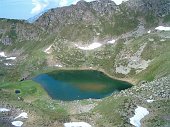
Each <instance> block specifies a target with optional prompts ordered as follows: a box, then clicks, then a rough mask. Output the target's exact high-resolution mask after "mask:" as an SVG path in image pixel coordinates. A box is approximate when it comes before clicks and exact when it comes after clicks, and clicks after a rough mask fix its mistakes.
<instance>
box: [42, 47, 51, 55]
mask: <svg viewBox="0 0 170 127" xmlns="http://www.w3.org/2000/svg"><path fill="white" fill-rule="evenodd" d="M51 47H52V45H50V46H49V47H48V48H47V49H45V50H44V52H45V53H47V54H50V53H51V52H50V49H51Z"/></svg>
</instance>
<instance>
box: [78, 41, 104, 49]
mask: <svg viewBox="0 0 170 127" xmlns="http://www.w3.org/2000/svg"><path fill="white" fill-rule="evenodd" d="M75 46H76V47H77V48H79V49H81V50H93V49H96V48H99V47H101V46H102V44H101V43H98V42H94V43H92V44H90V45H87V46H79V45H77V44H75Z"/></svg>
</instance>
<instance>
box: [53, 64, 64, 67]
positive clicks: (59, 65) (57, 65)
mask: <svg viewBox="0 0 170 127" xmlns="http://www.w3.org/2000/svg"><path fill="white" fill-rule="evenodd" d="M55 66H56V67H63V66H62V65H61V64H56V65H55Z"/></svg>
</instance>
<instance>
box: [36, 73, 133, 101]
mask: <svg viewBox="0 0 170 127" xmlns="http://www.w3.org/2000/svg"><path fill="white" fill-rule="evenodd" d="M33 81H35V82H37V83H39V84H41V86H42V87H43V88H44V89H45V90H46V92H47V93H48V95H49V96H50V97H51V98H52V99H55V100H62V101H74V100H82V99H90V98H92V99H101V98H104V97H107V96H109V95H111V94H113V93H115V92H120V91H121V90H125V89H127V88H130V87H132V84H130V83H128V82H124V81H120V80H116V79H113V78H111V77H109V76H108V75H106V74H104V73H103V72H101V71H96V70H57V71H52V72H49V73H44V74H40V75H38V76H36V77H34V78H33Z"/></svg>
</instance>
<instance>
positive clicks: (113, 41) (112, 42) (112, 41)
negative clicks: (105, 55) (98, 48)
mask: <svg viewBox="0 0 170 127" xmlns="http://www.w3.org/2000/svg"><path fill="white" fill-rule="evenodd" d="M115 42H116V40H114V39H113V40H111V41H108V42H107V43H108V44H114V43H115Z"/></svg>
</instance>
